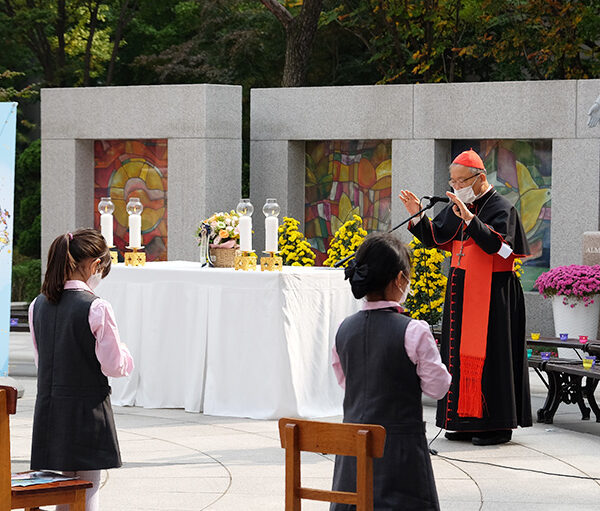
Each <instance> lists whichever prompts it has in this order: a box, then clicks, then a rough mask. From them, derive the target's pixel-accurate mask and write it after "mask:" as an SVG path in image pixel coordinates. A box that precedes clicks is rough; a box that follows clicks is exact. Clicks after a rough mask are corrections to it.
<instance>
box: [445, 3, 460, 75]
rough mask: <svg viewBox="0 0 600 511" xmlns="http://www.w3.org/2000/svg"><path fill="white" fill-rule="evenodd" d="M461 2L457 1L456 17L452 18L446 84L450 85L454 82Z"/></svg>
mask: <svg viewBox="0 0 600 511" xmlns="http://www.w3.org/2000/svg"><path fill="white" fill-rule="evenodd" d="M460 3H461V0H457V2H456V16H455V18H454V38H453V40H452V57H451V58H450V70H449V71H448V82H449V83H452V82H453V81H454V69H455V66H456V51H455V48H457V47H458V32H459V25H460V8H461V5H460Z"/></svg>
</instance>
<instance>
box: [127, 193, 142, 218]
mask: <svg viewBox="0 0 600 511" xmlns="http://www.w3.org/2000/svg"><path fill="white" fill-rule="evenodd" d="M143 210H144V205H143V204H142V201H141V200H140V199H138V198H137V197H131V198H130V199H129V202H128V203H127V214H128V215H141V214H142V211H143Z"/></svg>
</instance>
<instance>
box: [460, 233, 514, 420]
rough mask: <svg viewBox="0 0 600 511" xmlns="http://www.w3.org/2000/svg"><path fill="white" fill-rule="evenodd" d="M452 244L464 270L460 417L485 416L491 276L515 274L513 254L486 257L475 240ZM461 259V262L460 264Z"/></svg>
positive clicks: (488, 255)
mask: <svg viewBox="0 0 600 511" xmlns="http://www.w3.org/2000/svg"><path fill="white" fill-rule="evenodd" d="M460 249H461V242H460V241H454V242H453V243H452V263H451V265H452V267H457V268H461V269H463V270H465V285H464V290H463V308H462V327H461V337H460V382H459V393H458V396H459V397H458V415H459V416H460V417H478V418H481V417H483V395H482V392H481V375H482V374H483V365H484V363H485V353H486V348H487V334H488V321H489V313H490V295H491V289H492V273H493V272H498V271H513V263H514V259H515V257H514V255H513V254H511V255H510V256H509V257H508V258H506V259H504V258H502V257H500V256H499V255H498V254H487V253H486V252H484V251H483V250H482V249H481V248H480V247H479V246H478V245H477V244H476V243H475V242H474V241H473V240H472V239H469V240H467V241H465V242H464V244H463V247H462V249H463V252H462V254H463V255H462V257H460V254H459V252H460ZM459 258H460V262H459Z"/></svg>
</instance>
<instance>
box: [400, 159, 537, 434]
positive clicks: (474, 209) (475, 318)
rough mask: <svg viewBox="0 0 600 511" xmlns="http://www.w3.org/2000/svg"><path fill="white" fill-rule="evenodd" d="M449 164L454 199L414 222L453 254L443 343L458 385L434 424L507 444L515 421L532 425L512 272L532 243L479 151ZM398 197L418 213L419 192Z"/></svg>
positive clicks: (519, 296)
mask: <svg viewBox="0 0 600 511" xmlns="http://www.w3.org/2000/svg"><path fill="white" fill-rule="evenodd" d="M449 170H450V181H449V182H448V183H449V185H450V186H451V187H452V189H453V192H447V193H446V195H447V196H448V197H449V198H450V200H451V202H450V203H449V205H448V206H446V207H445V208H444V209H442V211H440V213H439V214H438V215H437V216H435V218H433V219H429V218H428V217H427V216H426V215H424V214H421V215H420V216H417V220H418V221H415V223H410V224H409V230H410V231H411V232H412V234H413V235H414V236H415V237H416V238H418V239H419V240H420V241H421V242H422V243H423V244H424V245H425V246H426V247H427V248H432V247H436V248H439V249H441V250H446V251H449V252H451V253H452V260H451V263H450V272H449V275H448V283H447V287H446V299H445V304H444V317H443V322H442V339H441V343H440V353H441V356H442V361H443V362H444V364H446V366H447V368H448V371H449V372H450V374H452V384H451V386H450V390H449V391H448V394H447V395H446V397H445V398H443V399H441V400H440V401H438V410H437V418H436V423H437V425H438V426H439V427H441V428H444V429H446V430H448V431H447V432H446V435H445V436H446V438H447V439H448V440H459V441H469V442H472V443H473V444H474V445H493V444H501V443H504V442H508V441H510V439H511V438H512V430H513V429H514V428H516V427H517V426H522V427H525V426H531V425H532V419H531V399H530V394H529V375H528V368H527V363H526V360H527V358H526V356H525V349H526V343H525V301H524V297H523V289H522V288H521V283H520V281H519V279H518V278H517V276H516V274H515V273H514V271H513V263H514V260H515V258H517V257H524V256H527V255H529V254H530V251H529V245H528V243H527V238H526V237H525V232H524V229H523V226H522V224H521V220H520V218H519V214H518V212H517V210H516V209H515V208H514V206H513V205H512V204H511V203H510V202H508V201H507V200H506V199H505V198H504V197H503V196H502V195H500V194H499V193H497V192H496V190H495V189H494V187H493V186H492V185H491V184H490V183H489V182H488V180H487V175H486V169H485V166H484V164H483V161H482V159H481V157H480V156H479V155H478V154H477V153H476V152H475V151H473V149H469V150H468V151H464V152H462V153H460V154H459V155H458V156H457V157H456V158H454V160H453V161H452V163H451V164H450V169H449ZM400 199H401V200H402V202H403V204H404V206H405V207H406V210H407V211H408V213H409V214H411V215H415V214H418V212H419V210H420V208H421V206H420V200H419V198H418V197H416V195H414V194H413V193H412V192H410V191H408V190H402V191H401V193H400Z"/></svg>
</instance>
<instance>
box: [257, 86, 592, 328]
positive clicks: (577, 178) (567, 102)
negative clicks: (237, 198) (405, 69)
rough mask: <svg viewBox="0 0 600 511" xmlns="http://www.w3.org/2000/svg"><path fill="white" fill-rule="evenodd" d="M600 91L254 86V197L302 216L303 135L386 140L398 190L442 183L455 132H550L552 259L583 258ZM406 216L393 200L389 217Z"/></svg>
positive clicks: (535, 312) (540, 308)
mask: <svg viewBox="0 0 600 511" xmlns="http://www.w3.org/2000/svg"><path fill="white" fill-rule="evenodd" d="M599 94H600V80H581V81H566V80H564V81H547V82H542V81H538V82H497V83H462V84H423V85H387V86H360V87H315V88H290V89H254V90H252V91H251V148H250V150H251V158H250V159H251V165H250V176H251V181H250V187H251V194H252V199H253V202H254V203H255V205H258V206H259V207H260V206H262V204H263V203H264V200H263V196H264V195H265V191H266V190H268V192H267V195H269V196H272V197H277V198H278V199H279V201H280V204H281V205H282V215H292V216H295V217H296V218H299V219H303V218H304V210H303V209H304V206H303V202H304V186H303V184H304V181H303V180H304V170H303V169H304V154H303V152H302V151H301V150H300V147H301V146H302V145H301V143H302V142H303V141H305V140H333V139H339V140H351V139H391V140H392V195H393V197H397V195H398V192H399V190H401V189H403V188H410V189H411V190H413V191H414V192H415V193H417V194H419V195H431V194H432V193H435V194H440V193H442V192H443V191H444V190H446V189H447V179H448V174H447V166H448V164H449V163H450V141H451V140H453V139H468V138H474V139H483V138H500V139H525V138H526V139H552V215H553V218H552V227H551V244H552V245H551V265H552V266H556V265H560V264H570V263H580V262H581V260H582V252H581V245H582V244H581V236H582V234H583V232H585V231H597V230H598V227H599V222H600V127H599V128H595V129H590V128H588V127H587V111H588V109H589V108H590V106H591V105H592V104H593V102H594V100H595V99H596V98H597V97H598V95H599ZM286 165H287V166H286ZM404 216H405V215H404V211H403V208H402V206H401V205H400V204H399V203H398V201H397V200H396V201H395V202H394V201H393V202H392V223H393V224H394V225H396V224H397V223H399V222H400V221H401V220H402V219H403V218H404ZM401 236H402V237H403V239H405V240H408V235H407V234H406V232H404V234H401ZM526 300H527V305H528V327H527V328H528V329H529V330H534V331H540V332H542V333H543V334H547V335H550V334H552V335H553V334H554V332H553V330H554V329H553V322H552V308H551V306H550V304H549V302H544V301H543V299H542V298H541V297H540V296H539V295H538V294H537V293H527V297H526Z"/></svg>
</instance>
